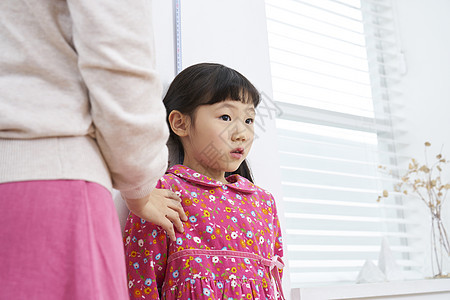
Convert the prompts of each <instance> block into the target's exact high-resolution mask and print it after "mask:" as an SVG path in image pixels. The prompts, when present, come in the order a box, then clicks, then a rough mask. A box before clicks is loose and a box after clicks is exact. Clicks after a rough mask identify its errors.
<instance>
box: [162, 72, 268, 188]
mask: <svg viewBox="0 0 450 300" xmlns="http://www.w3.org/2000/svg"><path fill="white" fill-rule="evenodd" d="M229 99H231V100H235V101H241V102H244V103H253V105H254V106H255V108H256V107H257V106H258V104H259V102H260V96H259V92H258V90H257V89H256V88H255V87H254V86H253V84H252V83H251V82H250V81H249V80H248V79H247V78H245V77H244V75H242V74H241V73H239V72H237V71H236V70H233V69H231V68H228V67H226V66H224V65H221V64H215V63H200V64H196V65H192V66H190V67H188V68H186V69H184V70H183V71H182V72H180V74H178V75H177V76H176V77H175V79H174V80H173V81H172V83H171V84H170V86H169V89H168V90H167V93H166V96H165V97H164V100H163V102H164V105H165V106H166V112H167V116H169V114H170V113H171V112H172V111H173V110H178V111H179V112H181V113H182V114H184V115H187V116H189V117H190V118H191V119H192V120H193V118H194V113H195V110H196V109H197V107H199V106H200V105H211V104H214V103H217V102H221V101H225V100H229ZM167 122H169V120H168V119H167ZM169 129H170V140H171V142H173V143H175V144H176V145H177V146H178V149H179V152H180V155H179V163H182V162H183V155H184V149H183V145H182V144H181V141H180V139H179V137H178V136H177V135H176V134H175V133H174V132H173V131H172V129H171V128H170V124H169ZM232 174H239V175H241V176H242V177H245V178H247V179H248V180H250V181H251V182H253V176H252V174H251V171H250V168H249V166H248V164H247V162H246V160H244V161H243V162H242V163H241V165H240V166H239V168H238V169H237V170H236V171H234V172H227V173H226V174H225V177H227V176H229V175H232Z"/></svg>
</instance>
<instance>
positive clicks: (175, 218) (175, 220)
mask: <svg viewBox="0 0 450 300" xmlns="http://www.w3.org/2000/svg"><path fill="white" fill-rule="evenodd" d="M166 218H167V219H169V220H170V222H172V224H173V226H174V227H175V228H176V229H177V231H178V232H181V233H183V232H184V226H183V222H182V221H181V220H180V216H179V213H178V212H177V211H175V210H172V209H169V211H168V212H167V214H166Z"/></svg>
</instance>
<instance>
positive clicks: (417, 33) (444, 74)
mask: <svg viewBox="0 0 450 300" xmlns="http://www.w3.org/2000/svg"><path fill="white" fill-rule="evenodd" d="M392 2H393V4H394V8H395V9H396V15H397V31H398V40H399V45H400V47H401V50H403V52H404V55H405V61H406V73H405V75H404V76H403V77H402V78H401V81H400V83H399V85H398V87H396V88H397V89H399V90H400V91H401V93H402V94H401V95H400V96H397V97H395V98H394V99H393V101H394V102H395V103H396V104H397V105H398V106H394V108H396V113H397V114H399V115H400V116H401V117H402V118H403V120H398V121H397V122H396V123H395V124H396V125H397V126H398V129H400V130H399V131H398V132H399V133H398V134H397V138H398V139H399V140H400V141H401V142H404V143H405V144H407V145H408V146H406V147H398V151H399V152H400V154H401V155H405V156H409V157H414V158H416V159H418V160H420V161H422V162H424V142H425V141H429V142H431V143H432V146H431V147H430V148H429V149H428V150H430V151H429V152H428V153H429V159H430V160H431V161H432V160H434V158H435V155H436V154H437V153H439V151H440V149H441V146H442V145H444V149H443V155H444V156H445V157H446V158H450V18H449V13H450V1H448V0H429V1H422V0H393V1H392ZM400 132H403V133H400ZM401 163H403V164H405V166H406V162H404V161H403V162H401ZM449 167H450V166H449ZM449 175H450V172H446V173H445V174H444V176H445V177H444V180H446V181H450V176H449ZM414 200H415V199H411V201H414ZM416 201H417V200H416ZM447 201H450V200H447ZM418 207H419V208H420V209H421V210H422V215H417V216H415V218H416V219H419V218H421V217H423V218H424V220H425V221H426V223H425V226H423V227H421V228H416V229H418V233H420V234H422V235H423V236H425V237H429V228H428V227H427V226H426V225H427V224H429V222H428V221H429V214H427V213H426V212H427V211H426V207H425V206H424V205H423V204H422V203H420V205H419V206H418ZM444 209H445V215H444V218H445V220H446V226H447V230H449V229H450V203H446V205H445V206H444ZM422 246H423V250H424V251H425V252H427V253H429V249H430V248H429V247H428V245H422ZM424 263H425V265H426V266H428V265H429V258H428V257H425V258H424ZM447 270H448V269H447ZM425 271H426V272H428V271H430V270H429V269H428V268H427V269H426V270H425Z"/></svg>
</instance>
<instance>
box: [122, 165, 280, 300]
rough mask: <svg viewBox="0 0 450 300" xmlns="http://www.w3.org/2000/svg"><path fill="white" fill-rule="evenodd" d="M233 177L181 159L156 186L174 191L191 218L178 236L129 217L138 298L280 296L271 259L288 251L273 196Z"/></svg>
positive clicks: (133, 293) (131, 276) (129, 252)
mask: <svg viewBox="0 0 450 300" xmlns="http://www.w3.org/2000/svg"><path fill="white" fill-rule="evenodd" d="M227 181H228V182H230V183H229V184H223V183H222V182H219V181H215V180H213V179H211V178H209V177H207V176H204V175H202V174H200V173H197V172H195V171H194V170H191V169H189V168H188V167H185V166H182V165H176V166H173V167H172V168H170V169H169V170H168V171H167V173H166V175H164V176H163V177H162V178H161V179H160V180H159V182H158V184H157V188H160V189H170V190H172V191H174V192H175V193H176V194H177V195H178V196H179V197H180V198H181V199H182V204H183V208H184V210H185V213H186V215H187V216H188V221H186V222H184V223H183V224H184V229H185V232H184V233H179V232H176V240H175V241H171V240H170V239H169V238H168V237H167V235H166V232H165V231H164V230H163V229H162V228H161V227H159V226H156V225H154V224H151V223H149V222H146V221H145V220H143V219H141V218H139V217H137V216H136V215H134V214H132V213H131V214H130V215H129V217H128V220H127V223H126V226H125V235H124V243H125V251H126V259H127V273H128V275H127V276H128V287H129V291H130V298H131V299H190V300H194V299H276V298H277V293H278V292H277V288H276V287H275V286H274V284H273V282H274V280H273V278H274V276H273V275H272V274H271V272H270V270H271V267H268V265H267V261H270V260H275V259H276V257H282V256H283V248H282V238H281V230H280V224H279V221H278V217H277V211H276V205H275V202H274V199H273V196H272V195H271V194H270V193H268V192H266V191H265V190H263V189H261V188H259V187H257V186H255V185H253V184H252V183H251V182H250V181H248V180H247V179H245V178H243V177H241V176H239V175H232V176H229V177H228V178H227ZM279 272H280V275H281V270H280V271H279ZM275 273H276V272H275ZM276 275H278V274H276Z"/></svg>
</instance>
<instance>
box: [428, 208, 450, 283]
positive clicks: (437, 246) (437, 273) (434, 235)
mask: <svg viewBox="0 0 450 300" xmlns="http://www.w3.org/2000/svg"><path fill="white" fill-rule="evenodd" d="M449 255H450V249H449V240H448V236H447V231H446V229H445V226H444V223H442V220H441V218H440V217H438V216H436V215H433V216H432V218H431V271H432V273H433V278H447V277H450V274H448V273H446V272H444V268H445V266H447V265H448V262H449V258H450V257H449Z"/></svg>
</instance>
